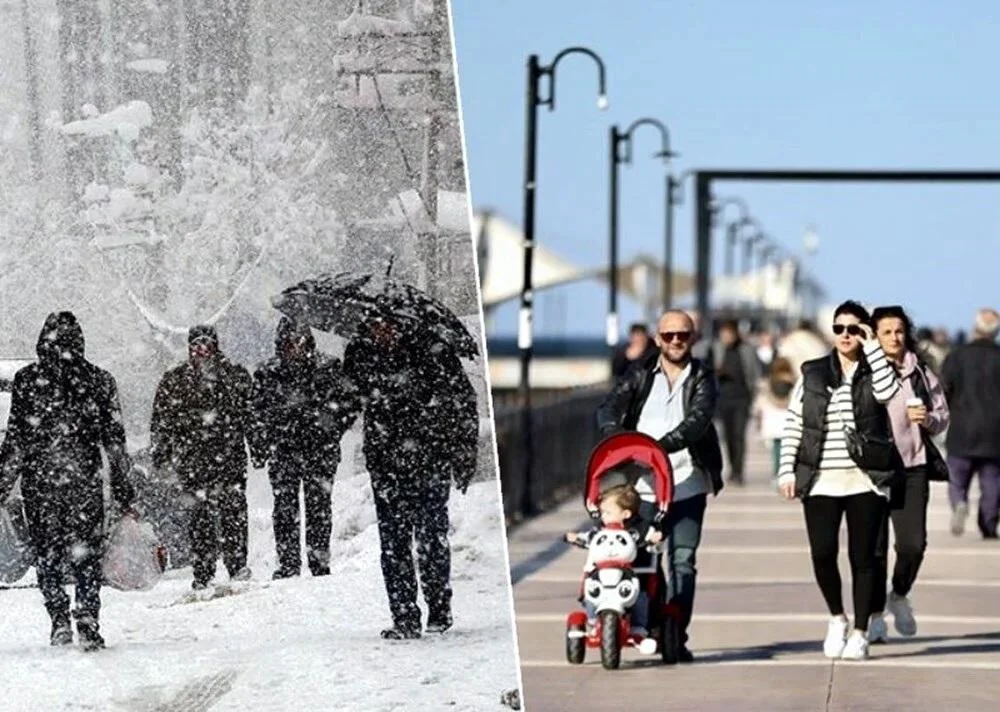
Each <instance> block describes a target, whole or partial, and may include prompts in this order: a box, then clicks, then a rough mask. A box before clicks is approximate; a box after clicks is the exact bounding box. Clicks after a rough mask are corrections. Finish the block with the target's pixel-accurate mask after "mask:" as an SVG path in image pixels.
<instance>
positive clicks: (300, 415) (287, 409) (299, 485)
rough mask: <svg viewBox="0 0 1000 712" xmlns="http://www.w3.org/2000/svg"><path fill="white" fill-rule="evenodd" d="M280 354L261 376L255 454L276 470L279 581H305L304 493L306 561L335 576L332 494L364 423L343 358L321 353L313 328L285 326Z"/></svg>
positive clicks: (315, 570)
mask: <svg viewBox="0 0 1000 712" xmlns="http://www.w3.org/2000/svg"><path fill="white" fill-rule="evenodd" d="M274 347H275V355H274V357H273V358H271V359H269V360H268V361H267V362H265V363H264V364H263V365H262V366H261V367H260V368H258V369H257V371H256V372H255V373H254V395H253V410H254V427H253V429H252V434H251V438H250V446H251V447H250V452H251V455H252V456H253V459H254V465H255V466H256V467H258V468H262V467H264V465H265V463H269V467H268V475H269V476H270V479H271V487H272V488H273V489H274V542H275V546H276V548H277V554H278V569H277V570H276V571H275V572H274V578H275V579H282V578H288V577H291V576H298V575H299V571H300V569H301V566H302V558H301V550H300V537H299V530H300V523H299V522H300V520H299V490H300V489H301V490H303V491H304V496H305V520H306V551H307V554H306V558H307V560H308V562H309V570H310V571H311V572H312V575H313V576H326V575H328V574H329V573H330V531H331V528H332V521H331V513H330V494H331V492H332V490H333V478H334V475H336V473H337V466H338V465H339V464H340V440H341V438H343V436H344V433H345V432H347V430H348V429H349V428H350V427H351V424H352V423H353V422H354V420H355V419H356V418H357V415H358V410H359V402H358V398H357V396H356V389H355V388H354V386H353V385H352V383H351V382H350V380H349V379H348V378H347V377H346V376H345V375H344V373H343V369H342V368H341V363H340V360H339V359H335V358H332V357H330V356H327V355H326V354H323V353H320V352H319V351H318V350H317V349H316V340H315V339H314V338H313V335H312V332H311V331H310V330H309V327H307V326H304V325H301V324H296V323H294V322H292V321H291V320H290V319H288V318H287V317H282V318H281V321H279V322H278V329H277V332H276V334H275V340H274Z"/></svg>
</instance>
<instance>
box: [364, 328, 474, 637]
mask: <svg viewBox="0 0 1000 712" xmlns="http://www.w3.org/2000/svg"><path fill="white" fill-rule="evenodd" d="M344 370H345V371H346V372H347V374H348V375H349V376H350V377H351V379H352V380H353V381H354V383H355V384H356V385H357V386H358V388H359V390H360V392H361V394H362V397H363V398H364V405H365V409H364V420H365V428H364V446H363V449H364V455H365V462H366V464H367V468H368V471H369V473H370V475H371V483H372V491H373V493H374V495H375V513H376V516H377V517H378V528H379V539H380V541H381V546H382V557H381V563H382V575H383V578H384V579H385V587H386V593H387V594H388V597H389V607H390V609H391V612H392V619H393V627H392V628H389V629H386V630H383V631H382V637H383V638H388V639H397V640H398V639H403V638H419V637H420V634H421V625H420V623H421V621H420V609H419V608H418V607H417V577H416V571H415V570H414V562H413V555H412V553H411V552H412V546H413V540H414V538H415V539H416V542H417V563H418V565H419V570H420V584H421V587H422V589H423V593H424V599H425V601H426V603H427V607H428V617H427V627H426V630H427V632H444V631H445V630H447V629H449V628H450V627H451V626H452V612H451V598H452V590H451V551H450V548H449V545H448V499H449V496H450V491H451V483H452V481H454V483H455V485H456V486H457V488H458V489H459V491H460V492H463V493H464V492H465V491H466V489H467V488H468V486H469V482H470V480H471V479H472V476H473V475H474V474H475V469H476V455H477V445H478V434H479V410H478V408H477V405H476V393H475V390H474V389H473V387H472V383H471V382H470V380H469V377H468V376H467V375H466V374H465V371H464V369H463V368H462V364H461V362H460V361H459V358H458V356H457V355H456V354H455V353H454V352H453V351H452V350H451V349H449V348H448V347H446V346H444V345H443V344H432V343H430V342H427V341H425V340H423V339H421V338H419V337H416V336H413V335H407V334H405V333H404V332H403V330H402V328H401V327H400V325H399V324H397V323H394V322H393V321H391V320H388V319H386V320H380V321H376V322H374V323H373V324H372V325H371V327H370V328H369V329H368V331H367V333H365V334H364V335H363V336H360V337H358V338H356V339H355V340H353V341H352V342H351V343H350V344H349V345H348V347H347V349H346V351H345V353H344Z"/></svg>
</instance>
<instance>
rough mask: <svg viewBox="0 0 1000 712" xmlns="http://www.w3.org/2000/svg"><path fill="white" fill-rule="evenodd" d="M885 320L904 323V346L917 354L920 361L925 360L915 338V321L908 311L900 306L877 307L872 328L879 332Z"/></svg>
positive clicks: (873, 313)
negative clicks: (897, 320) (880, 323)
mask: <svg viewBox="0 0 1000 712" xmlns="http://www.w3.org/2000/svg"><path fill="white" fill-rule="evenodd" d="M883 319H899V320H900V321H901V322H903V346H904V347H905V348H906V350H907V351H911V352H913V353H914V354H916V356H917V358H918V359H921V360H923V355H922V354H921V353H920V347H919V346H917V340H916V338H915V337H914V336H913V321H912V320H911V319H910V317H909V315H908V314H907V313H906V310H905V309H903V307H901V306H899V305H898V304H896V305H893V306H890V307H876V308H875V309H874V310H873V311H872V327H874V328H875V329H876V330H878V323H879V322H880V321H882V320H883Z"/></svg>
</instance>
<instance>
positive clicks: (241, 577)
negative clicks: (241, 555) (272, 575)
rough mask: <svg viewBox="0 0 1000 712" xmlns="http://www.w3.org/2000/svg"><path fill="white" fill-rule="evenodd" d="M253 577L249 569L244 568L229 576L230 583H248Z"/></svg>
mask: <svg viewBox="0 0 1000 712" xmlns="http://www.w3.org/2000/svg"><path fill="white" fill-rule="evenodd" d="M251 576H253V572H252V571H250V568H249V567H247V566H244V567H243V568H241V569H239V570H238V571H236V573H232V574H229V580H230V581H249V580H250V577H251Z"/></svg>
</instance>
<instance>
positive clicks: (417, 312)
mask: <svg viewBox="0 0 1000 712" xmlns="http://www.w3.org/2000/svg"><path fill="white" fill-rule="evenodd" d="M391 269H392V265H391V264H390V265H389V270H391ZM271 303H272V304H273V305H274V307H275V309H278V310H279V311H280V312H282V313H283V314H285V315H286V316H288V317H289V318H291V319H295V320H296V321H301V322H302V323H304V324H307V325H308V326H311V327H312V328H314V329H319V330H320V331H332V332H333V333H335V334H338V335H340V336H343V337H345V338H348V339H353V338H355V337H357V336H359V335H361V334H362V333H363V332H364V331H365V329H366V327H367V326H368V325H370V324H372V323H374V322H376V321H378V320H380V319H385V318H389V319H392V320H393V321H395V322H397V323H399V324H400V325H401V326H402V327H403V328H404V329H405V330H406V331H411V332H414V333H419V334H426V335H429V336H431V337H432V338H433V339H434V340H436V341H439V342H442V343H444V344H445V345H447V346H449V347H451V348H452V349H454V351H455V353H457V354H458V355H459V356H462V357H465V358H476V356H478V354H479V346H478V344H477V343H476V340H475V339H474V338H473V337H472V334H470V333H469V330H468V329H466V328H465V324H463V323H462V322H461V320H460V319H459V318H458V317H457V316H455V314H454V312H452V311H451V310H450V309H448V307H446V306H444V305H443V304H442V303H441V302H439V301H438V300H437V299H434V298H433V297H431V296H430V295H429V294H427V293H426V292H424V291H423V290H421V289H418V288H417V287H414V286H413V285H411V284H406V283H405V282H398V281H395V280H392V279H389V277H388V272H387V273H386V275H385V276H384V277H383V276H382V275H375V274H363V275H359V274H355V273H351V272H342V273H340V274H335V275H323V276H321V277H317V278H315V279H307V280H305V281H304V282H299V283H298V284H296V285H295V286H292V287H289V288H288V289H286V290H284V291H283V292H282V293H281V294H279V295H277V296H276V297H274V298H272V299H271Z"/></svg>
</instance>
